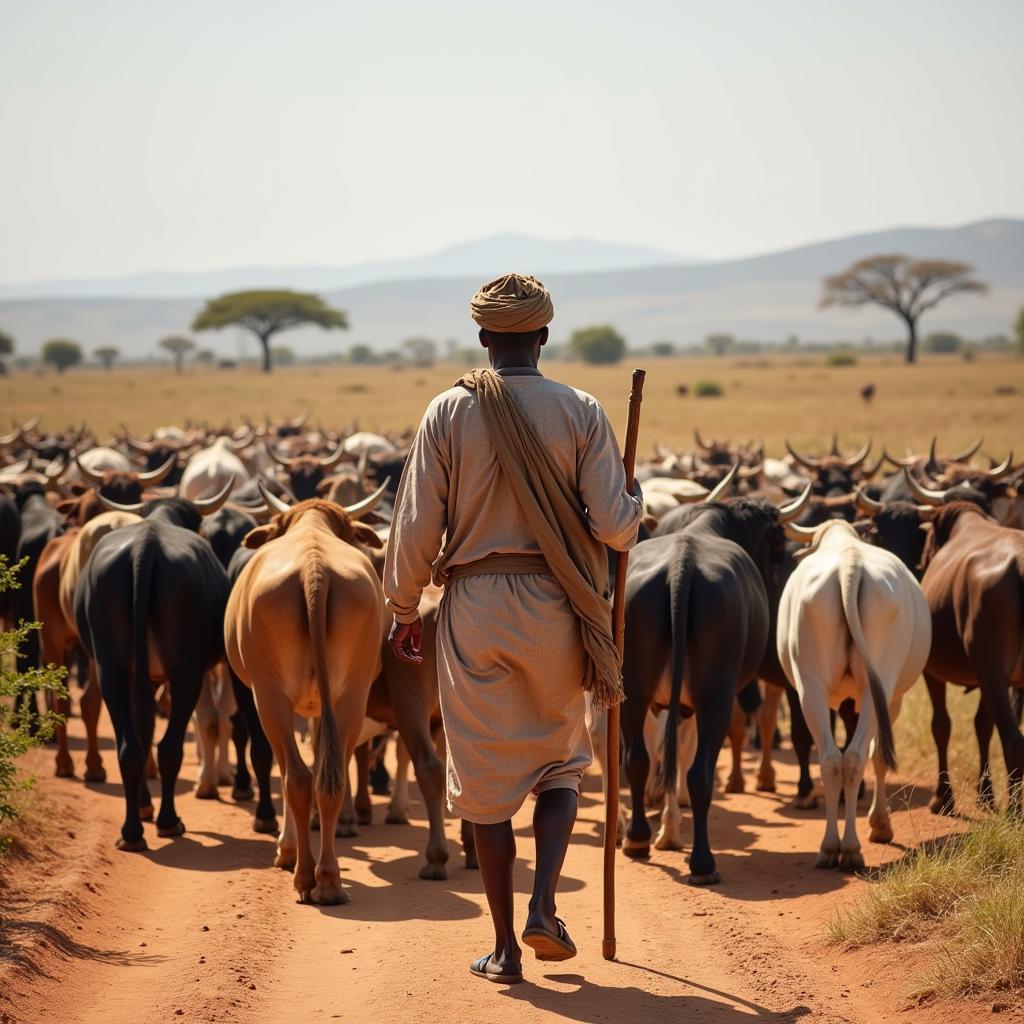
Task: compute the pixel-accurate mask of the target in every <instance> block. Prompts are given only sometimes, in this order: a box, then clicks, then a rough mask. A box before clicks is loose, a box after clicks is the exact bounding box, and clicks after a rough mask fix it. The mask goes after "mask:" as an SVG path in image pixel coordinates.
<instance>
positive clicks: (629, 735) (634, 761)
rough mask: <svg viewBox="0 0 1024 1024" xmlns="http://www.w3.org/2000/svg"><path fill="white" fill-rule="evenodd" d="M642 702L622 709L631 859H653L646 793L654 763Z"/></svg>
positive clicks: (625, 847) (626, 843) (625, 848)
mask: <svg viewBox="0 0 1024 1024" xmlns="http://www.w3.org/2000/svg"><path fill="white" fill-rule="evenodd" d="M642 704H643V702H642V701H641V700H638V699H634V700H627V701H626V703H625V704H623V705H622V719H621V721H622V740H623V745H624V746H625V749H626V779H627V781H628V782H629V795H630V817H629V824H628V825H627V827H626V838H625V839H624V840H623V843H622V852H623V853H624V854H625V855H626V856H627V857H634V858H637V857H639V858H643V857H649V856H650V853H651V826H650V824H649V823H648V821H647V814H646V809H645V805H644V789H645V787H646V785H647V775H648V773H649V772H650V768H651V759H650V756H649V755H648V753H647V744H646V743H645V742H644V716H646V715H647V707H646V706H641V705H642Z"/></svg>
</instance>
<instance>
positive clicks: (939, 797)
mask: <svg viewBox="0 0 1024 1024" xmlns="http://www.w3.org/2000/svg"><path fill="white" fill-rule="evenodd" d="M928 810H929V811H931V812H932V814H954V813H955V812H956V804H955V803H954V801H953V794H952V793H936V794H935V796H933V797H932V798H931V800H930V801H929V802H928Z"/></svg>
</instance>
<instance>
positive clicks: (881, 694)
mask: <svg viewBox="0 0 1024 1024" xmlns="http://www.w3.org/2000/svg"><path fill="white" fill-rule="evenodd" d="M861 575H862V568H861V564H860V560H859V559H858V558H850V557H846V558H844V559H843V563H842V565H841V567H840V572H839V592H840V594H841V595H842V601H843V613H844V615H845V616H846V624H847V626H848V627H849V630H850V636H851V637H853V642H854V644H855V645H856V647H857V651H858V652H859V654H860V657H861V661H863V662H864V669H865V671H866V672H867V675H868V687H869V688H870V690H871V702H872V703H873V704H874V706H875V717H876V718H877V719H878V744H879V747H880V749H881V751H882V760H883V761H885V763H886V765H887V766H888V767H889V769H890V770H895V768H896V744H895V743H894V742H893V736H892V719H891V718H890V717H889V701H888V699H887V698H886V696H885V687H884V686H882V681H881V679H879V678H878V673H877V672H876V671H875V669H874V666H873V665H872V664H871V658H870V656H869V654H868V647H867V642H866V641H865V639H864V630H863V629H862V628H861V623H860V609H859V608H858V605H857V598H858V592H859V590H860V581H861Z"/></svg>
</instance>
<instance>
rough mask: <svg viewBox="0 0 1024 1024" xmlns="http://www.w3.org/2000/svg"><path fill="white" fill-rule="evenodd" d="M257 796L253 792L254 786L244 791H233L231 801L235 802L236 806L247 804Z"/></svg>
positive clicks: (245, 788)
mask: <svg viewBox="0 0 1024 1024" xmlns="http://www.w3.org/2000/svg"><path fill="white" fill-rule="evenodd" d="M255 796H256V794H255V793H254V792H253V788H252V786H246V787H244V788H243V789H233V790H231V799H232V800H234V801H235V803H236V804H244V803H247V802H248V801H249V800H252V799H253V797H255Z"/></svg>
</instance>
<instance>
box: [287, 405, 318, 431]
mask: <svg viewBox="0 0 1024 1024" xmlns="http://www.w3.org/2000/svg"><path fill="white" fill-rule="evenodd" d="M312 414H313V408H312V406H306V411H305V412H304V413H300V414H299V415H298V416H296V417H295V419H293V420H292V421H291V422H290V424H289V426H292V427H294V428H295V429H296V430H298V429H299V428H300V427H304V426H305V425H306V420H308V419H309V417H310V416H311V415H312Z"/></svg>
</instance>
